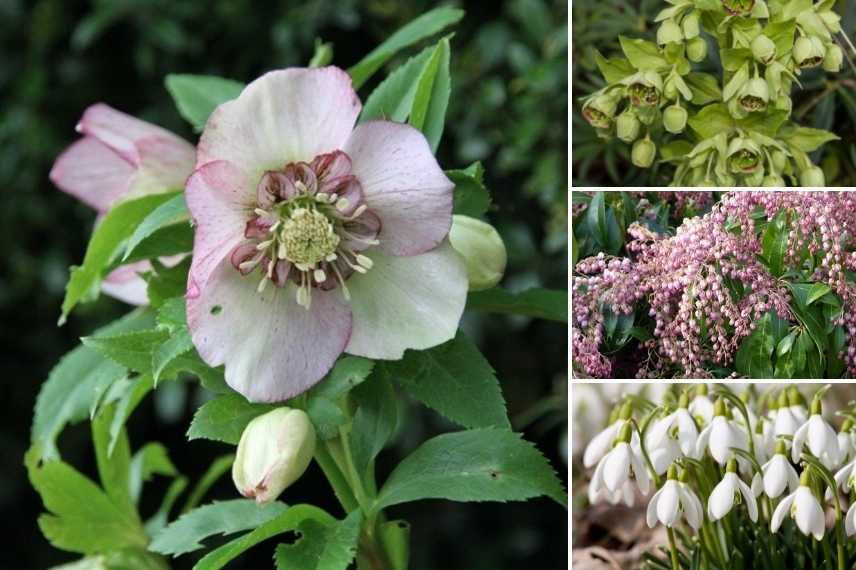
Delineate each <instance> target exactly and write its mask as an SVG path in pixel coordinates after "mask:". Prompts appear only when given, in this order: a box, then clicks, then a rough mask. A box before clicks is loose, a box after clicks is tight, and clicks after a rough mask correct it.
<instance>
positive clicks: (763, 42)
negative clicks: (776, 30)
mask: <svg viewBox="0 0 856 570" xmlns="http://www.w3.org/2000/svg"><path fill="white" fill-rule="evenodd" d="M752 56H753V57H754V58H755V59H757V60H758V61H760V62H761V63H763V64H767V63H770V62H771V61H773V60H774V59H775V58H776V43H775V42H774V41H773V40H771V39H770V38H768V37H767V36H765V35H764V34H760V35H759V36H757V37H756V38H755V39H754V40H752Z"/></svg>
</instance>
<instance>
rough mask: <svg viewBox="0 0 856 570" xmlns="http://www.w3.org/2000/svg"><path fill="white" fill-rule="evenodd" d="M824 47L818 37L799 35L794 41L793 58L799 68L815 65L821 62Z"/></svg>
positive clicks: (824, 53) (824, 54)
mask: <svg viewBox="0 0 856 570" xmlns="http://www.w3.org/2000/svg"><path fill="white" fill-rule="evenodd" d="M825 56H826V48H825V47H824V45H823V42H822V41H821V39H820V38H818V37H815V36H809V37H806V36H800V37H799V38H797V41H796V42H794V50H793V58H794V61H795V62H796V64H797V67H799V68H800V69H809V68H811V67H817V66H818V65H820V64H821V63H823V58H824V57H825Z"/></svg>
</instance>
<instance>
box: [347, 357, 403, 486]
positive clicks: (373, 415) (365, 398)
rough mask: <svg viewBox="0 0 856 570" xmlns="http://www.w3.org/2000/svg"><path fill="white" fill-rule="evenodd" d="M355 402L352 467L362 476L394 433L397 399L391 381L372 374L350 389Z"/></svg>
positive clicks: (351, 431) (351, 440) (351, 438)
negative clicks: (352, 389)
mask: <svg viewBox="0 0 856 570" xmlns="http://www.w3.org/2000/svg"><path fill="white" fill-rule="evenodd" d="M352 395H353V399H354V402H355V403H356V412H355V413H354V420H353V425H352V426H351V430H350V432H349V434H348V438H349V440H350V445H351V457H352V460H353V463H354V468H355V469H356V471H357V474H358V475H359V476H360V477H365V474H366V472H367V470H368V467H369V465H370V464H371V462H372V461H374V458H375V457H377V454H378V453H380V451H381V450H382V449H383V448H384V446H385V445H386V443H387V442H388V441H389V439H390V438H391V437H392V434H393V433H394V432H395V427H396V425H397V422H398V400H397V398H396V395H395V390H393V388H392V384H390V383H389V380H388V379H387V378H386V377H385V376H384V375H382V374H375V375H373V376H372V377H371V378H369V379H368V380H367V381H366V382H363V383H362V384H360V385H359V386H357V388H356V389H354V391H353V392H352Z"/></svg>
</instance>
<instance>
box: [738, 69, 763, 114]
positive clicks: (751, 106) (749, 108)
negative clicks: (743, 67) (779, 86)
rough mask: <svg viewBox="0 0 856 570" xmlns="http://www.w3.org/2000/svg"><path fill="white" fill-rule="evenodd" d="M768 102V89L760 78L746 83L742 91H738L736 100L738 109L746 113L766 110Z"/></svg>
mask: <svg viewBox="0 0 856 570" xmlns="http://www.w3.org/2000/svg"><path fill="white" fill-rule="evenodd" d="M769 101H770V88H769V87H768V86H767V82H766V81H765V80H764V79H761V78H760V77H755V78H754V79H750V80H749V81H747V82H746V84H745V85H744V86H743V89H741V90H740V95H739V97H738V99H737V102H738V104H739V105H740V107H741V108H742V109H743V110H744V111H746V112H747V113H752V112H755V111H764V110H766V109H767V103H768V102H769Z"/></svg>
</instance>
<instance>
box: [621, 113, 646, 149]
mask: <svg viewBox="0 0 856 570" xmlns="http://www.w3.org/2000/svg"><path fill="white" fill-rule="evenodd" d="M641 129H642V123H641V122H640V121H639V119H638V118H637V117H636V113H634V112H633V111H632V110H630V109H628V110H627V111H625V112H623V113H621V114H620V115H618V118H617V119H616V120H615V132H616V134H617V135H618V138H619V139H621V140H622V141H624V142H626V143H627V144H630V143H632V142H633V141H635V140H636V139H637V138H639V131H640V130H641Z"/></svg>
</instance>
